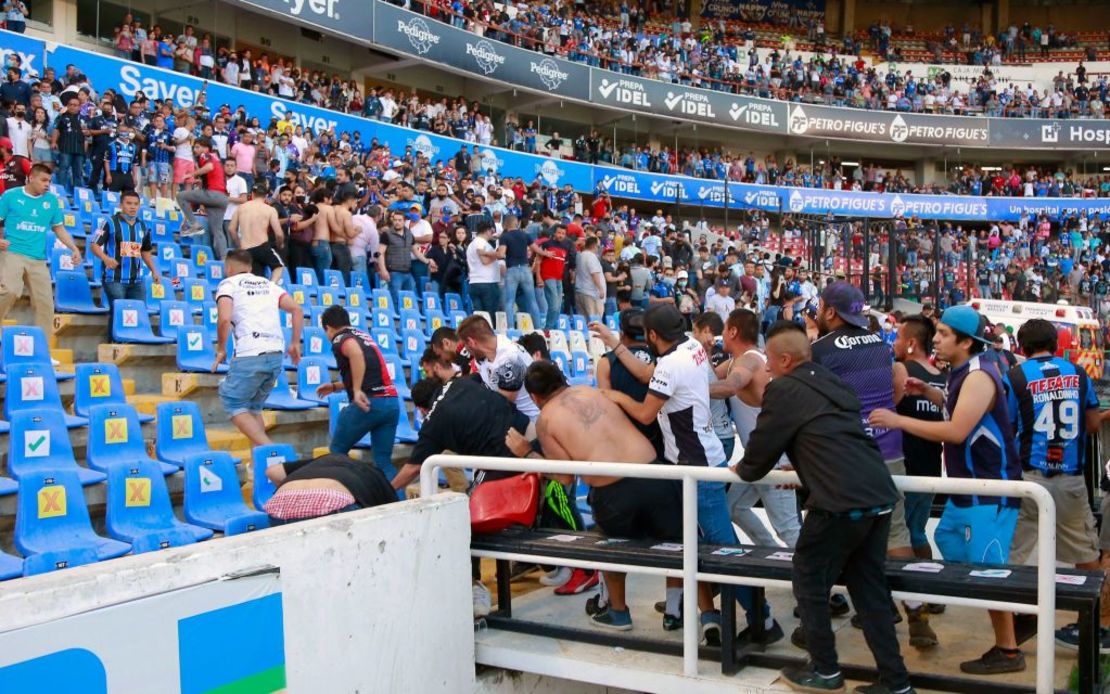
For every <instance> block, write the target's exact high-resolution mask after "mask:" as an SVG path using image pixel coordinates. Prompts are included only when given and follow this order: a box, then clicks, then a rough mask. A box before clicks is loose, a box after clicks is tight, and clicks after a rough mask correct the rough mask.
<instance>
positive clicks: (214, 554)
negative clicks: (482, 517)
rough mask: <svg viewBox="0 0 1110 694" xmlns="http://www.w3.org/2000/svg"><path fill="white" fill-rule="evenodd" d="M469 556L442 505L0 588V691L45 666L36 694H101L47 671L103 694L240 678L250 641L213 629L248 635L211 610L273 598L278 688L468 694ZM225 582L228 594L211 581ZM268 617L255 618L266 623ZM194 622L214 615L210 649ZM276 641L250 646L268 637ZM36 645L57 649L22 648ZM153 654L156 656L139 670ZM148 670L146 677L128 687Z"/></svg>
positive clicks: (313, 523)
mask: <svg viewBox="0 0 1110 694" xmlns="http://www.w3.org/2000/svg"><path fill="white" fill-rule="evenodd" d="M469 547H470V524H469V510H468V506H467V499H466V497H465V496H464V495H461V494H440V495H436V496H435V498H426V499H418V500H414V501H406V502H400V503H397V504H390V505H388V506H382V507H377V508H372V509H365V510H362V511H356V512H352V513H345V514H340V515H336V516H329V517H325V518H319V519H315V520H310V521H305V522H301V523H294V524H291V525H285V526H281V527H276V528H271V529H268V530H261V531H257V532H253V533H248V534H245V535H237V536H234V537H225V538H221V539H217V540H211V541H208V542H202V543H198V544H194V545H189V546H185V547H179V548H174V549H166V550H160V551H157V552H150V553H146V554H140V555H133V556H127V557H123V558H120V559H115V560H112V561H109V562H105V563H99V564H91V565H87V566H81V567H77V568H72V569H66V570H63V571H57V572H52V573H49V574H43V575H40V576H34V577H30V578H24V579H19V580H15V581H8V582H6V583H4V584H3V585H2V586H0V682H3V681H5V680H4V677H5V672H6V671H5V667H6V666H13V665H15V666H17V668H16V669H18V667H19V666H22V667H23V668H38V669H40V670H41V669H43V668H44V663H45V664H53V666H54V673H53V675H52V676H49V677H47V678H46V679H44V680H43V681H42V683H41V687H42V688H41V690H42V691H90V692H91V691H98V690H97V689H92V688H86V687H69V686H65V684H64V682H65V681H69V680H66V679H65V678H66V677H67V676H68V675H69V674H70V673H69V672H68V671H67V672H62V671H60V670H59V669H58V668H68V667H70V666H71V665H72V669H73V671H77V670H78V669H80V667H81V666H83V669H84V671H89V670H93V671H95V669H96V662H97V660H98V661H99V662H100V663H101V667H102V668H103V670H104V671H105V673H106V681H107V687H106V688H104V689H100V690H99V691H110V692H124V693H128V692H144V691H162V692H170V691H181V692H182V693H183V694H185V693H186V692H192V691H209V690H214V689H213V687H212V686H199V685H198V686H195V687H194V686H192V685H191V684H190V682H193V683H195V682H197V681H198V679H197V678H201V679H203V677H204V676H206V675H209V674H211V673H210V672H209V671H217V670H220V669H221V667H224V666H225V664H226V663H231V665H227V667H230V668H232V669H234V668H236V667H238V668H239V669H240V670H242V669H243V668H244V667H246V666H247V665H249V663H250V661H251V660H252V657H253V655H252V654H253V652H254V650H255V649H256V645H257V644H256V642H255V641H256V640H255V639H250V638H249V637H247V636H244V637H243V639H242V640H239V641H235V640H233V639H229V638H227V635H226V634H223V635H219V634H218V632H213V631H212V630H213V629H214V628H223V629H237V628H241V627H245V626H246V623H245V622H244V620H238V621H236V620H234V619H230V617H228V616H227V613H226V612H225V613H222V612H221V611H220V608H223V607H226V606H228V605H236V606H238V605H241V604H243V603H244V602H246V603H247V604H250V600H249V598H252V597H253V598H256V599H257V598H262V599H265V598H270V600H271V601H272V600H273V598H272V596H273V594H274V593H275V591H277V594H278V595H279V596H280V598H279V602H278V605H277V607H276V609H277V610H278V613H277V614H278V615H279V618H280V619H281V622H280V624H281V625H282V626H283V629H282V630H281V631H283V633H284V668H285V677H286V682H287V687H286V689H287V691H291V692H313V691H327V692H354V691H362V692H377V691H395V692H430V691H443V692H460V691H473V689H474V640H473V636H472V635H473V621H472V617H473V615H472V606H471V603H472V599H471V590H470V585H471V581H470V556H469ZM267 567H276V569H277V570H278V573H277V574H276V575H275V574H274V573H273V572H272V570H270V571H267V570H266V569H267ZM239 574H247V575H250V574H257V575H259V576H262V577H265V576H269V577H270V579H269V581H270V582H269V583H266V584H265V585H262V586H260V587H255V588H254V589H252V590H248V591H246V595H240V594H239V593H243V592H244V591H243V590H242V589H240V590H239V591H238V592H236V591H235V590H234V586H233V584H238V583H239V582H240V580H242V579H235V580H226V579H227V577H229V576H234V575H239ZM274 579H276V581H275V580H274ZM259 580H264V578H263V579H259ZM221 582H223V583H226V584H228V587H227V590H223V589H221V588H220V587H219V586H218V585H213V584H219V583H221ZM248 585H249V583H248ZM197 589H199V590H200V592H199V594H198V592H196V590H197ZM229 590H230V591H231V593H232V595H231V596H228V595H227V593H228V591H229ZM167 597H168V598H170V599H169V600H165V599H162V598H167ZM267 605H268V606H269V607H270V608H271V609H268V610H263V612H262V613H258V612H256V613H255V615H257V614H263V615H268V617H267V618H268V619H271V620H273V619H274V614H275V613H274V610H273V605H272V603H267ZM197 612H199V613H200V615H201V617H209V616H212V615H217V616H221V617H224V619H222V620H219V621H217V623H215V624H213V623H212V622H211V621H209V622H208V624H207V625H203V624H202V625H201V626H206V627H207V629H208V633H209V634H216V635H214V636H212V637H211V638H210V639H209V640H210V641H211V642H212V643H210V644H206V643H204V639H203V638H200V639H198V638H197V633H198V632H197V631H195V630H194V631H193V632H191V634H192V635H191V636H186V632H187V627H188V626H189V625H190V624H193V622H189V621H188V619H182V620H181V621H177V616H178V615H180V614H184V615H192V614H194V613H197ZM167 615H169V616H167ZM90 617H95V618H96V620H94V621H91V622H88V621H86V620H88V619H89V618H90ZM171 617H172V620H171V621H170V622H169V623H168V624H167V623H166V620H167V619H169V618H171ZM105 620H107V621H105ZM201 621H202V622H203V621H204V620H203V619H202V620H201ZM246 621H247V622H254V621H256V620H255V619H249V620H246ZM71 625H72V627H71ZM105 626H106V627H107V628H106V629H105V628H98V627H105ZM63 627H71V628H69V629H68V630H65V629H63ZM120 630H124V633H122V634H121V633H119V632H120ZM275 630H277V629H276V627H274V628H271V629H269V630H268V631H264V632H263V633H262V634H259V635H258V638H262V639H265V638H269V639H273V638H274V636H273V632H274V631H275ZM174 633H176V634H177V636H178V637H179V638H180V639H181V642H180V644H179V647H175V644H174V642H173V635H174ZM199 633H200V634H201V635H202V636H203V634H204V630H203V629H202V630H201V631H200V632H199ZM42 634H54V635H56V638H42V637H40V638H28V636H38V635H42ZM187 641H188V642H189V647H188V648H187V647H186V642H187ZM198 641H199V642H198ZM229 641H232V643H233V645H232V646H231V647H230V652H228V651H229V648H228V645H227V644H228V642H229ZM118 642H124V647H123V648H120V647H119V646H114V645H113V644H114V643H118ZM148 642H149V643H148ZM270 645H271V646H272V644H270ZM127 646H129V648H128V647H127ZM152 649H156V650H157V651H161V653H160V654H157V653H156V654H155V655H154V656H153V661H152V662H149V663H147V662H143V661H140V659H146V658H148V657H151V656H150V655H149V653H150V651H151V650H152ZM190 650H191V651H192V652H193V657H189V656H188V654H187V652H186V651H190ZM271 650H272V649H271ZM39 658H43V660H37V659H39ZM271 660H272V659H271ZM179 662H180V687H179V688H178V687H176V686H175V687H171V688H165V687H162V686H155V685H154V683H155V682H160V681H162V680H160V679H157V677H161V678H165V677H169V678H170V679H171V680H172V679H176V678H177V673H176V672H175V671H176V670H177V669H178V667H179V664H178V663H179ZM167 669H168V673H167ZM248 669H249V668H248ZM148 670H153V671H154V672H155V673H157V677H155V679H153V680H140V681H139V682H138V683H136V677H137V676H139V675H140V674H142V673H145V672H147V671H148ZM13 672H15V670H14V669H13V670H7V673H8V674H11V673H13ZM16 674H18V673H16ZM47 674H48V675H49V672H47ZM151 676H152V677H154V675H151ZM9 681H12V680H9ZM51 682H54V683H55V684H57V685H58V686H51V685H50V683H51ZM144 682H145V684H144ZM171 684H174V685H176V684H177V683H176V682H171ZM208 684H209V685H211V684H213V683H212V682H211V681H209V682H208ZM0 688H2V687H0ZM263 690H264V689H263V688H261V687H259V688H255V689H251V691H263ZM8 691H18V689H9V690H8ZM221 691H224V690H222V689H221ZM226 691H232V690H231V689H227V690H226ZM235 691H246V689H242V690H235ZM265 691H270V690H269V689H265Z"/></svg>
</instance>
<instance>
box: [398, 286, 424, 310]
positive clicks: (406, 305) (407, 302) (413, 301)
mask: <svg viewBox="0 0 1110 694" xmlns="http://www.w3.org/2000/svg"><path fill="white" fill-rule="evenodd" d="M397 303H399V304H400V306H395V307H394V309H395V310H396V311H419V310H420V299H418V298H417V297H416V292H413V291H409V290H407V289H406V290H402V291H399V292H397Z"/></svg>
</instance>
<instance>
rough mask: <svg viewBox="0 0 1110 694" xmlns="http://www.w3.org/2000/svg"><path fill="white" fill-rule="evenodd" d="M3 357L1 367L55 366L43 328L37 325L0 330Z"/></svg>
mask: <svg viewBox="0 0 1110 694" xmlns="http://www.w3.org/2000/svg"><path fill="white" fill-rule="evenodd" d="M0 345H2V346H3V356H2V358H0V366H19V365H20V364H53V362H52V361H51V358H50V347H49V346H48V345H47V344H46V335H45V334H44V333H43V332H42V328H40V327H38V326H35V325H8V326H4V328H3V329H0Z"/></svg>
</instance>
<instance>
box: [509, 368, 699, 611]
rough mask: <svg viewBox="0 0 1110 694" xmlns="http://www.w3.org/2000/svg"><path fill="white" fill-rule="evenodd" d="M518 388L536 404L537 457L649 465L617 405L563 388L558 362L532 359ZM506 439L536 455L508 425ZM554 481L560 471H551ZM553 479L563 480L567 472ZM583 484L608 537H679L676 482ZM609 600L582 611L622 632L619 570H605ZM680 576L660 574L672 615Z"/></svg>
mask: <svg viewBox="0 0 1110 694" xmlns="http://www.w3.org/2000/svg"><path fill="white" fill-rule="evenodd" d="M524 387H525V389H526V390H527V391H528V393H529V394H530V395H531V396H532V399H533V400H534V401H535V403H536V404H537V405H538V406H539V407H540V416H539V419H537V420H536V434H537V436H538V438H539V442H540V445H541V446H542V447H543V451H544V455H545V456H547V457H549V458H553V459H558V460H582V461H609V462H617V463H651V462H653V461H654V460H655V448H654V447H653V446H652V445H651V443H650V442H649V441H648V440H647V439H646V438H644V436H643V435H642V434H641V433H640V432H639V431H637V430H636V428H635V427H634V426H632V422H631V421H629V419H628V418H627V417H625V416H624V413H623V412H621V410H620V408H619V407H618V406H617V405H615V404H614V403H613V402H612V401H610V400H609V399H608V398H606V397H605V396H604V395H602V394H601V392H600V391H598V390H596V389H594V388H590V387H588V386H574V387H567V383H566V379H565V378H564V377H563V373H562V371H560V370H559V367H558V366H556V365H555V364H553V363H551V362H549V361H537V362H534V363H532V365H531V366H529V367H528V370H527V372H526V373H525V376H524ZM505 443H506V445H507V446H508V447H509V449H510V450H511V451H513V453H515V454H517V455H518V456H521V457H538V456H539V454H537V453H534V452H533V451H532V448H531V445H530V444H529V442H528V440H527V439H526V438H524V437H523V436H521V435H520V434H519V433H517V432H516V431H515V430H509V433H508V435H507V436H506V438H505ZM553 477H556V478H557V479H558V478H559V477H560V476H553ZM562 477H563V479H560V480H559V481H560V482H562V483H563V484H570V483H571V482H572V481H573V479H572V478H571V476H569V475H567V476H562ZM582 479H583V481H584V482H586V484H588V485H590V487H591V491H590V505H591V506H592V507H593V511H594V520H595V521H596V522H597V525H598V527H599V528H601V530H602V531H603V532H604V533H605V534H606V535H607V536H610V537H621V538H633V539H640V538H644V539H651V540H660V541H671V542H681V541H682V513H681V509H682V501H681V497H680V493H679V484H678V482H677V481H673V480H646V479H636V478H628V477H600V476H586V475H584V476H583V477H582ZM604 573H605V586H606V588H607V589H608V601H607V603H606V604H604V605H603V604H602V603H601V602H600V600H599V599H597V598H592V599H591V600H590V602H589V603H587V606H586V611H587V612H588V613H591V617H590V620H591V623H592V624H594V625H595V626H598V627H603V628H607V629H616V630H619V631H628V630H630V629H631V628H632V617H631V615H630V613H629V611H628V604H627V603H626V602H625V590H624V588H625V586H624V580H625V575H624V574H623V573H615V572H612V571H606V572H604ZM681 595H682V581H681V579H677V578H673V579H672V578H668V579H667V600H668V602H671V601H673V602H674V603H675V604H674V605H673V610H671V612H672V614H678V613H679V609H680V608H679V606H678V603H679V601H680V600H681Z"/></svg>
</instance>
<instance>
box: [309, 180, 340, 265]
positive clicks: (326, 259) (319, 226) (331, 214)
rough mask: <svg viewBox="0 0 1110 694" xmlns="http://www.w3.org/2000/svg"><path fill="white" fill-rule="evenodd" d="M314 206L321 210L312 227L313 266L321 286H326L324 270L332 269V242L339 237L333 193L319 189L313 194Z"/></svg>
mask: <svg viewBox="0 0 1110 694" xmlns="http://www.w3.org/2000/svg"><path fill="white" fill-rule="evenodd" d="M312 204H314V205H316V209H317V210H319V213H318V214H317V215H316V223H315V224H313V225H312V250H311V253H312V264H313V265H314V266H315V267H316V280H317V281H318V282H319V283H320V286H324V285H325V284H326V282H325V281H324V270H329V269H331V259H332V255H331V240H332V238H334V237H335V236H337V234H336V233H335V232H334V231H333V230H334V229H336V222H335V208H334V207H332V204H331V191H330V190H328V189H327V188H317V189H316V190H315V191H313V192H312Z"/></svg>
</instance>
